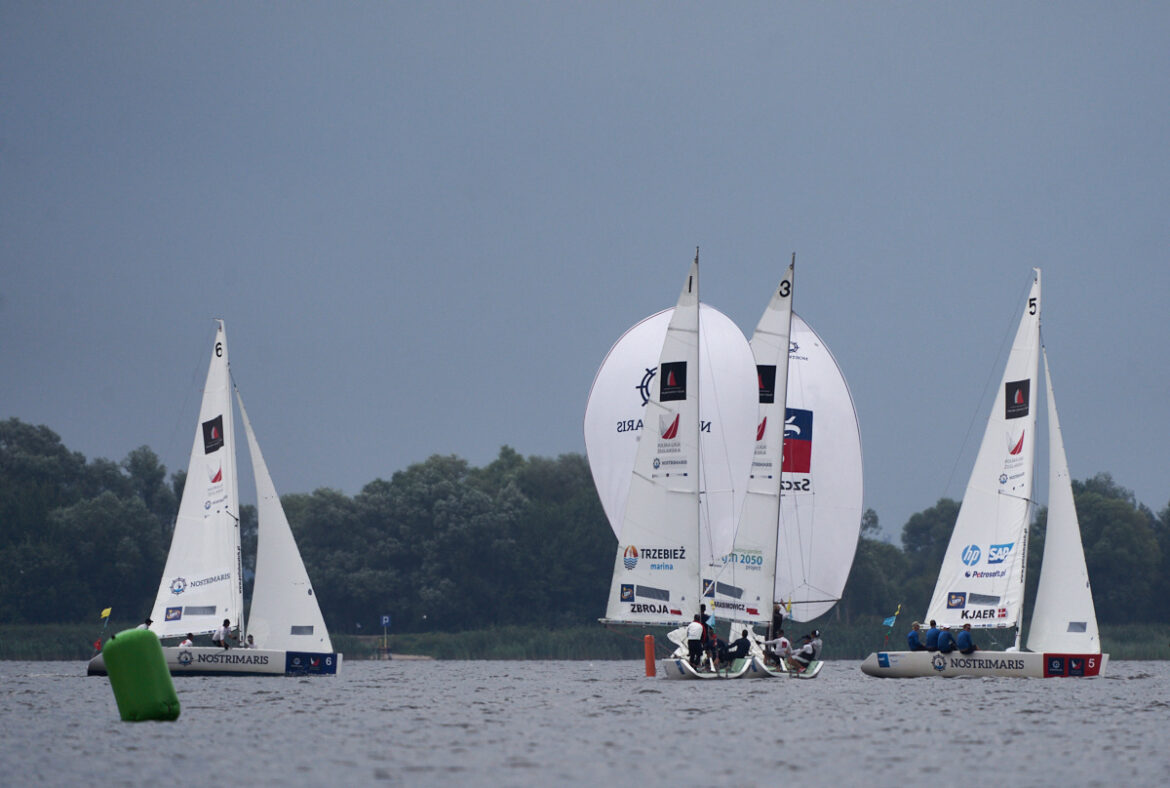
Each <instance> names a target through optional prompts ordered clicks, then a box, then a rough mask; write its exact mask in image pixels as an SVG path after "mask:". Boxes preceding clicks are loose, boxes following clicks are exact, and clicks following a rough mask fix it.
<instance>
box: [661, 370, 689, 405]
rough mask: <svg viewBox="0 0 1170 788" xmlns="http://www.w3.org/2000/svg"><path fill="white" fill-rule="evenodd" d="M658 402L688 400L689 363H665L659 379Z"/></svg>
mask: <svg viewBox="0 0 1170 788" xmlns="http://www.w3.org/2000/svg"><path fill="white" fill-rule="evenodd" d="M658 384H659V388H658V401H659V402H671V401H673V400H680V399H683V400H685V399H686V398H687V362H685V361H664V362H663V363H662V376H661V377H659V379H658Z"/></svg>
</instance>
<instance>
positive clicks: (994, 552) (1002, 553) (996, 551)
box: [987, 542, 1016, 564]
mask: <svg viewBox="0 0 1170 788" xmlns="http://www.w3.org/2000/svg"><path fill="white" fill-rule="evenodd" d="M1015 545H1016V543H1015V542H1008V543H1007V544H993V545H988V547H987V563H989V564H1002V563H1003V562H1004V559H1005V558H1007V557H1008V555H1010V554H1011V552H1012V548H1013V547H1015Z"/></svg>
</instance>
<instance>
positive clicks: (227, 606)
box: [88, 320, 342, 675]
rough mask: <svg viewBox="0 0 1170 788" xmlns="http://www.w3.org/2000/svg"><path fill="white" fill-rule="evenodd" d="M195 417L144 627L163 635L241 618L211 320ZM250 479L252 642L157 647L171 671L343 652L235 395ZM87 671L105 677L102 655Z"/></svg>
mask: <svg viewBox="0 0 1170 788" xmlns="http://www.w3.org/2000/svg"><path fill="white" fill-rule="evenodd" d="M217 323H218V328H217V330H216V335H215V342H214V344H213V345H212V354H211V364H210V366H209V368H208V372H207V382H206V384H205V385H204V391H203V401H202V404H201V406H200V411H199V423H198V426H197V427H196V430H195V442H194V445H193V446H192V448H191V458H190V462H189V464H188V469H187V481H186V485H185V486H184V488H183V497H182V499H181V501H180V503H179V513H178V517H177V518H176V521H175V530H174V535H173V536H172V538H171V549H170V552H169V553H168V555H167V562H166V567H165V569H164V570H163V575H162V578H161V580H160V581H159V590H158V594H157V596H156V598H155V602H154V606H153V608H152V610H151V614H150V618H151V619H152V622H153V623H152V624H151V629H152V630H153V631H154V632H155V634H157V635H158V636H159V637H160V638H161V639H164V640H166V639H168V638H179V637H183V636H184V635H186V634H187V633H192V634H195V635H203V634H207V633H210V632H214V631H216V630H218V629H219V627H220V625H221V624H222V622H223V621H224V620H228V621H231V622H233V625H234V626H236V627H239V625H240V623H241V620H242V618H243V573H242V561H241V550H240V528H239V517H238V513H239V490H238V486H237V484H236V456H235V449H236V438H235V427H234V419H233V415H232V404H231V392H230V389H231V382H230V371H229V366H228V352H227V339H226V335H225V332H224V325H223V321H222V320H220V321H217ZM236 397H237V399H238V400H239V404H240V415H241V416H242V417H243V420H244V430H245V433H246V435H247V441H248V447H249V451H250V454H251V457H252V468H253V475H254V476H255V480H256V494H257V514H258V537H257V552H256V578H255V584H254V587H253V593H252V608H251V611H250V620H249V621H248V622H247V623H248V626H246V627H242V628H240V638H241V639H242V638H244V637H245V633H246V632H248V631H250V632H251V634H252V635H253V638H254V640H255V642H256V645H257V648H248V649H244V648H234V649H230V650H225V649H223V648H208V647H189V646H188V647H179V646H171V647H164V648H163V653H164V655H165V656H166V659H167V665H168V667H169V668H170V671H171V673H172V674H174V675H208V674H211V675H257V674H259V675H305V674H325V675H329V674H335V673H337V671H338V670H339V669H340V666H341V660H342V655H341V654H338V653H335V652H334V651H333V645H332V642H331V641H330V638H329V633H328V631H327V630H326V628H325V621H324V619H323V617H322V616H321V608H320V606H319V605H318V604H317V598H316V596H315V595H314V592H313V587H312V584H311V583H310V582H309V577H308V573H307V572H306V571H305V566H304V562H303V561H302V560H301V556H300V552H299V551H298V550H297V547H296V542H295V540H294V539H293V535H292V530H291V529H290V528H289V525H288V520H287V518H286V517H285V515H284V509H283V507H281V504H280V498H279V497H278V496H277V494H276V488H275V486H274V485H273V483H272V478H271V476H270V475H269V473H268V467H267V465H266V464H265V462H264V457H263V456H262V455H261V453H260V447H259V445H258V444H257V442H256V437H255V435H254V433H253V431H252V426H251V424H250V422H249V421H248V414H247V412H246V411H245V410H244V402H243V399H241V398H240V396H239V391H238V390H237V392H236ZM88 672H89V675H104V674H105V663H104V661H103V660H102V656H101V655H100V654H99V655H97V656H95V657H94V658H93V659H92V660H91V661H90V663H89V669H88Z"/></svg>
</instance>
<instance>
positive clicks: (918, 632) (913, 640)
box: [906, 621, 926, 651]
mask: <svg viewBox="0 0 1170 788" xmlns="http://www.w3.org/2000/svg"><path fill="white" fill-rule="evenodd" d="M906 645H907V647H908V648H909V649H910V650H911V651H925V650H926V646H925V645H924V644H923V643H922V625H921V624H919V623H918V622H917V621H915V622H914V623H913V624H911V625H910V632H909V633H907V635H906Z"/></svg>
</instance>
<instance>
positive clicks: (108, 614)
mask: <svg viewBox="0 0 1170 788" xmlns="http://www.w3.org/2000/svg"><path fill="white" fill-rule="evenodd" d="M113 609H114V608H112V607H107V608H106V609H105V610H103V611H102V615H101V617H102V618H109V617H110V611H111V610H113Z"/></svg>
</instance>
